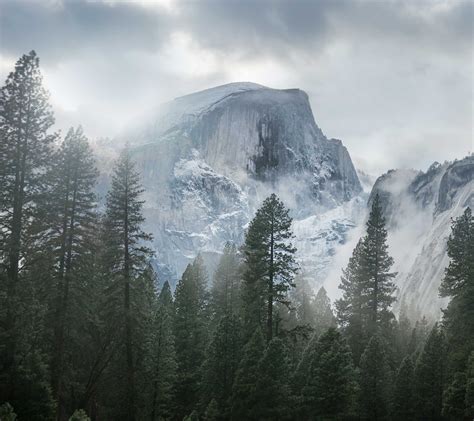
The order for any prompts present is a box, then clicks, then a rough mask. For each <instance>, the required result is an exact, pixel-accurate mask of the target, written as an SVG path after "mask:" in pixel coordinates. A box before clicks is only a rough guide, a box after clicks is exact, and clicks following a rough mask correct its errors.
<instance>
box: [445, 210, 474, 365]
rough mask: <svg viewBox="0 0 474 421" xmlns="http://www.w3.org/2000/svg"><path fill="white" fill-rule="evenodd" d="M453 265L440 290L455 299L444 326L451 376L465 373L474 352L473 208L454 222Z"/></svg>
mask: <svg viewBox="0 0 474 421" xmlns="http://www.w3.org/2000/svg"><path fill="white" fill-rule="evenodd" d="M447 245H448V256H449V258H450V261H449V265H448V267H447V268H446V271H445V276H444V279H443V281H442V283H441V287H440V295H441V296H442V297H451V301H450V303H449V305H448V308H447V310H446V311H444V317H443V325H444V327H445V331H446V339H447V341H448V343H449V353H448V364H449V370H448V373H456V372H464V371H465V368H466V364H467V360H468V358H469V354H470V353H471V351H472V350H473V349H474V216H473V215H472V211H471V209H470V208H467V209H466V210H465V211H464V213H463V215H461V216H460V217H459V218H457V219H456V220H455V221H453V224H452V230H451V235H450V236H449V239H448V244H447Z"/></svg>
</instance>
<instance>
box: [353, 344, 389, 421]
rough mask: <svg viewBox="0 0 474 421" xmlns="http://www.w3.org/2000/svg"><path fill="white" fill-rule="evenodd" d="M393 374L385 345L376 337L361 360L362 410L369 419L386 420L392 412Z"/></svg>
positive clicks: (360, 400) (368, 345) (360, 399)
mask: <svg viewBox="0 0 474 421" xmlns="http://www.w3.org/2000/svg"><path fill="white" fill-rule="evenodd" d="M391 384H392V381H391V372H390V367H389V365H388V361H387V352H386V349H385V344H384V341H383V339H382V337H381V336H380V335H374V336H372V338H371V339H370V341H369V343H368V344H367V347H366V349H365V351H364V353H363V354H362V357H361V359H360V397H359V403H360V410H361V412H362V414H364V415H365V416H366V417H368V418H369V419H374V420H381V419H386V418H387V417H388V415H389V411H390V396H391V392H392V391H391Z"/></svg>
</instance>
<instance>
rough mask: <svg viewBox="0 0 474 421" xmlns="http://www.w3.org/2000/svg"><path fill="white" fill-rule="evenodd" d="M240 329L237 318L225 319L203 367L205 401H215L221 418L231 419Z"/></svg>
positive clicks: (229, 316)
mask: <svg viewBox="0 0 474 421" xmlns="http://www.w3.org/2000/svg"><path fill="white" fill-rule="evenodd" d="M241 342H242V341H241V326H240V321H239V319H238V318H237V317H236V316H232V315H228V316H223V317H222V318H221V320H220V322H219V324H218V326H217V328H216V330H215V332H214V335H213V338H212V341H211V343H210V346H209V348H208V349H207V352H206V360H205V363H204V366H203V376H204V378H203V401H204V402H206V403H207V402H209V401H210V400H214V401H215V402H216V404H217V405H218V408H219V412H220V414H221V416H222V417H224V418H228V417H229V414H230V409H231V407H230V405H231V397H232V385H233V383H234V380H235V374H236V371H237V367H238V364H239V361H240V356H241V355H240V349H241Z"/></svg>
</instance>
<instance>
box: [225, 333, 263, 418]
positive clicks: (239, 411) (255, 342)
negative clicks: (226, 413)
mask: <svg viewBox="0 0 474 421" xmlns="http://www.w3.org/2000/svg"><path fill="white" fill-rule="evenodd" d="M264 350H265V345H264V340H263V335H262V332H261V330H260V329H257V330H256V331H255V333H254V334H253V336H252V337H251V338H250V340H249V341H248V342H247V344H246V345H245V347H244V348H243V352H242V359H241V360H240V363H239V367H238V369H237V372H236V376H235V381H234V385H233V388H232V414H231V419H232V420H242V419H247V420H257V419H258V416H257V414H256V412H255V411H256V408H257V406H258V405H259V398H258V389H257V382H258V379H259V371H258V369H259V362H260V359H261V357H262V355H263V353H264Z"/></svg>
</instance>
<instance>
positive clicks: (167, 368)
mask: <svg viewBox="0 0 474 421" xmlns="http://www.w3.org/2000/svg"><path fill="white" fill-rule="evenodd" d="M156 301H157V302H156V310H155V314H154V318H153V321H152V327H151V330H150V334H149V338H148V350H147V354H148V362H147V376H146V378H147V382H149V383H151V397H150V396H149V397H148V398H149V400H150V402H149V407H150V411H149V414H150V419H151V420H152V421H156V420H158V419H159V418H160V417H161V418H170V417H171V416H172V414H173V410H174V408H173V400H174V386H175V383H176V351H175V347H174V335H173V320H174V303H173V295H172V293H171V287H170V284H169V282H168V281H166V282H165V283H164V284H163V287H162V289H161V292H160V295H159V296H158V299H157V300H156Z"/></svg>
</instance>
